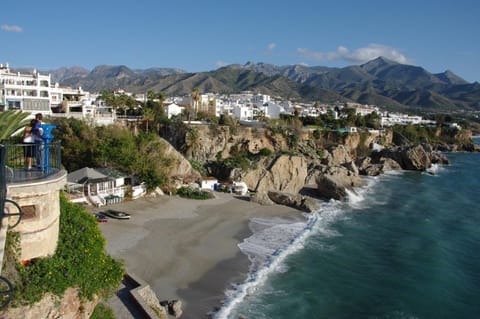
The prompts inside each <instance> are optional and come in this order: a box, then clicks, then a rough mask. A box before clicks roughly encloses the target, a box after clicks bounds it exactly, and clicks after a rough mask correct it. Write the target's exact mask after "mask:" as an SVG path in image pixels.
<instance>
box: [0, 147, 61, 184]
mask: <svg viewBox="0 0 480 319" xmlns="http://www.w3.org/2000/svg"><path fill="white" fill-rule="evenodd" d="M4 148H5V168H4V170H3V173H4V175H5V181H6V183H18V182H27V181H32V180H38V179H43V178H46V177H48V176H50V175H53V174H56V173H57V172H59V171H60V170H61V168H62V155H61V141H52V142H51V143H48V144H42V145H39V144H9V143H5V144H4ZM29 155H30V156H31V160H30V161H31V167H30V168H29V167H28V162H27V156H29ZM30 156H29V157H30Z"/></svg>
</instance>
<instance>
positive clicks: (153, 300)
mask: <svg viewBox="0 0 480 319" xmlns="http://www.w3.org/2000/svg"><path fill="white" fill-rule="evenodd" d="M137 293H138V295H139V296H140V297H141V298H142V299H143V301H144V302H145V303H146V304H147V305H148V307H150V308H151V309H152V310H153V311H155V313H156V314H157V315H158V317H159V318H160V319H167V318H168V314H167V309H166V308H165V307H164V306H162V305H161V303H160V302H159V301H158V298H157V295H156V294H155V292H153V290H152V288H150V286H149V285H146V286H143V287H141V288H139V289H137Z"/></svg>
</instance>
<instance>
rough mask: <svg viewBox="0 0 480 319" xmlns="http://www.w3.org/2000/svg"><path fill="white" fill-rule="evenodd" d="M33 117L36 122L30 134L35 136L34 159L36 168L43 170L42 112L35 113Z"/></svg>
mask: <svg viewBox="0 0 480 319" xmlns="http://www.w3.org/2000/svg"><path fill="white" fill-rule="evenodd" d="M35 119H36V120H37V123H35V126H34V127H33V130H32V135H33V136H34V137H35V159H36V164H37V168H38V169H40V170H43V169H44V165H45V142H44V141H43V139H42V135H43V128H42V119H43V115H42V113H37V114H36V115H35Z"/></svg>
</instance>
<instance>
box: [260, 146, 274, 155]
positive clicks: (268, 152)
mask: <svg viewBox="0 0 480 319" xmlns="http://www.w3.org/2000/svg"><path fill="white" fill-rule="evenodd" d="M272 154H273V152H272V150H271V149H269V148H266V147H264V148H262V149H261V150H260V152H258V155H260V156H266V157H268V156H270V155H272Z"/></svg>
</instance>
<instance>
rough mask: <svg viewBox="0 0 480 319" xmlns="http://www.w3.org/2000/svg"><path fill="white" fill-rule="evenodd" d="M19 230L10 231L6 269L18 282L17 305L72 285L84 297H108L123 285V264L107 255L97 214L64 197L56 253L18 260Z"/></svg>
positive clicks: (32, 301) (35, 300)
mask: <svg viewBox="0 0 480 319" xmlns="http://www.w3.org/2000/svg"><path fill="white" fill-rule="evenodd" d="M18 240H19V237H18V233H15V232H8V237H7V247H6V250H5V251H6V254H5V258H4V272H6V273H7V274H8V277H9V278H11V279H12V280H13V281H14V285H15V298H14V302H13V304H12V305H13V306H20V305H23V304H32V303H34V302H37V301H39V300H40V299H41V298H42V296H43V295H44V294H45V293H47V292H50V293H53V294H55V295H58V296H61V295H62V294H63V293H64V292H65V290H66V289H67V288H69V287H74V288H78V289H79V292H80V296H81V297H82V298H86V299H91V298H92V297H93V296H94V295H98V296H100V297H102V296H108V295H110V294H111V293H113V292H114V291H115V290H116V289H117V288H118V285H119V284H120V282H121V280H122V278H123V275H124V269H123V265H122V264H121V263H120V262H119V261H117V260H115V259H113V258H112V257H111V256H109V255H107V254H106V252H105V239H104V238H103V236H102V234H101V232H100V230H99V228H98V223H97V221H96V219H95V218H94V216H93V215H91V214H89V213H88V212H87V211H86V210H85V209H84V208H82V207H80V206H78V205H76V204H73V203H70V202H69V201H68V200H66V199H65V198H64V197H63V196H61V197H60V232H59V238H58V246H57V249H56V251H55V254H54V255H53V256H49V257H45V258H37V259H34V260H31V261H27V262H24V264H22V263H20V262H19V261H18V256H19V254H20V250H19V249H20V248H19V242H18Z"/></svg>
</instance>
